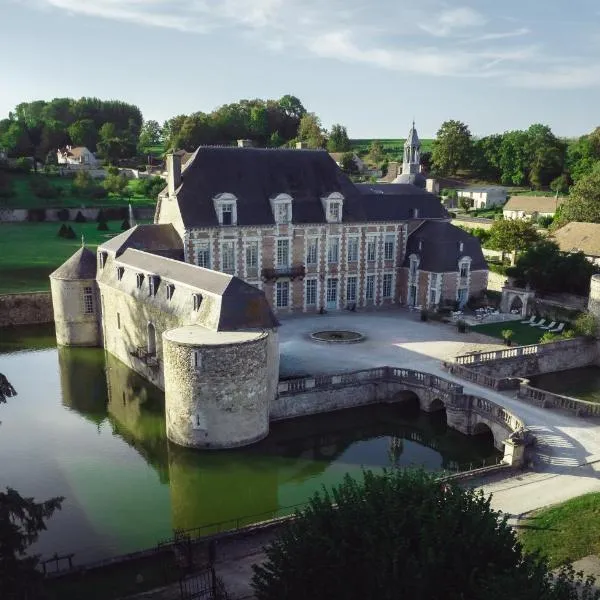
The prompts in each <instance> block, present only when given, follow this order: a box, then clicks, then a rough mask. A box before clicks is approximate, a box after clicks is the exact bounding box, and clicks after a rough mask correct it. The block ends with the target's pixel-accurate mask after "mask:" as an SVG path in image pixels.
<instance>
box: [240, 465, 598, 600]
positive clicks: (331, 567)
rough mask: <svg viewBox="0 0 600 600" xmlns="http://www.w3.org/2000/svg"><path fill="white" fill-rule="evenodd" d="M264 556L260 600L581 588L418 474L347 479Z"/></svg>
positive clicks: (540, 593) (525, 599)
mask: <svg viewBox="0 0 600 600" xmlns="http://www.w3.org/2000/svg"><path fill="white" fill-rule="evenodd" d="M467 549H468V550H467ZM266 556H267V559H266V561H265V563H264V564H262V565H257V566H254V576H253V581H252V583H253V587H254V593H255V596H256V597H257V598H258V599H259V600H280V599H281V598H286V600H296V599H298V600H299V599H303V600H304V599H305V598H312V599H314V600H321V599H323V600H325V599H327V600H331V599H332V598H344V599H345V600H354V599H357V600H358V599H360V600H371V599H378V600H379V599H385V600H387V599H390V600H391V599H392V598H422V599H427V600H438V599H440V600H441V599H444V600H459V599H460V600H480V599H481V600H483V599H485V600H500V599H501V598H512V599H518V600H534V599H535V600H559V599H560V600H563V599H564V600H567V599H568V600H571V599H572V600H575V598H577V590H576V589H575V586H574V584H575V583H576V582H578V581H580V579H579V578H577V577H575V575H574V573H573V572H572V570H571V571H569V570H568V569H565V570H564V571H563V572H562V573H561V575H560V576H558V577H557V576H555V575H553V574H552V573H551V572H550V571H549V569H548V567H547V565H546V564H545V563H544V562H543V560H541V559H540V558H538V557H537V556H532V555H527V554H525V553H524V552H523V550H522V547H521V545H520V543H519V542H518V540H517V537H516V534H515V532H514V531H513V530H512V529H511V527H510V526H509V525H508V523H507V518H506V517H502V516H501V515H500V513H498V512H496V511H494V510H492V509H491V507H490V499H489V498H485V497H484V495H483V493H482V492H476V491H474V490H472V489H463V488H461V487H459V486H455V485H450V484H443V483H440V482H439V481H436V479H435V478H434V477H433V476H431V475H427V474H425V473H422V472H419V471H402V470H396V471H393V472H387V473H384V474H382V475H375V474H373V473H370V472H365V473H364V479H363V480H362V481H356V480H353V479H351V478H350V476H349V475H346V477H345V479H344V481H343V483H342V484H341V485H339V486H338V487H336V488H334V489H333V490H332V491H331V492H329V491H327V490H323V491H322V492H320V493H317V494H316V495H315V496H314V497H313V498H312V499H311V500H310V502H309V504H308V507H307V508H305V509H304V510H303V511H302V512H300V513H299V514H298V515H297V518H296V519H295V520H293V521H291V522H290V523H289V524H288V525H287V526H286V527H285V528H284V529H283V530H282V531H281V532H280V533H279V534H278V536H277V537H276V539H275V540H274V541H273V542H272V543H271V544H270V546H268V547H267V548H266ZM590 587H591V583H588V584H587V586H586V589H585V590H584V591H585V593H586V594H587V598H591V597H592V594H591V592H590Z"/></svg>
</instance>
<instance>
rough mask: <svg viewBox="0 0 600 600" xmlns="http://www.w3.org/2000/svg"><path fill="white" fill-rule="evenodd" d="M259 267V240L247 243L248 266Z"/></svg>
mask: <svg viewBox="0 0 600 600" xmlns="http://www.w3.org/2000/svg"><path fill="white" fill-rule="evenodd" d="M257 267H258V242H247V243H246V268H248V269H256V268H257Z"/></svg>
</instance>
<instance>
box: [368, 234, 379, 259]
mask: <svg viewBox="0 0 600 600" xmlns="http://www.w3.org/2000/svg"><path fill="white" fill-rule="evenodd" d="M376 248H377V239H376V238H375V237H374V236H370V237H368V238H367V260H369V261H374V260H375V258H376V256H377V254H376Z"/></svg>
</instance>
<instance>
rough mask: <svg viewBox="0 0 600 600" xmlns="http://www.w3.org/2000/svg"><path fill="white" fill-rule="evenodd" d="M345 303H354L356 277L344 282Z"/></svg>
mask: <svg viewBox="0 0 600 600" xmlns="http://www.w3.org/2000/svg"><path fill="white" fill-rule="evenodd" d="M346 302H356V277H354V276H352V277H348V279H347V280H346Z"/></svg>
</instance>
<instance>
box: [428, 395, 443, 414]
mask: <svg viewBox="0 0 600 600" xmlns="http://www.w3.org/2000/svg"><path fill="white" fill-rule="evenodd" d="M441 410H446V405H445V404H444V402H443V401H442V400H440V399H439V398H434V399H433V400H432V401H431V403H430V404H429V410H428V411H427V412H439V411H441Z"/></svg>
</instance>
